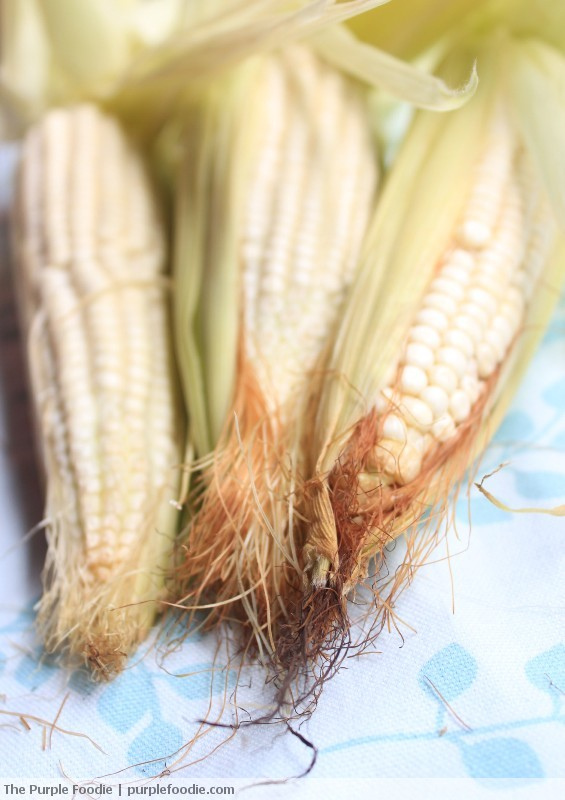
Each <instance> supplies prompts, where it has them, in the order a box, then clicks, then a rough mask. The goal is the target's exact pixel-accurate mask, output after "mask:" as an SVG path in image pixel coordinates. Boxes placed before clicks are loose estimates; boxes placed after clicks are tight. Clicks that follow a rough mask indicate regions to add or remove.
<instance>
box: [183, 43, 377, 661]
mask: <svg viewBox="0 0 565 800" xmlns="http://www.w3.org/2000/svg"><path fill="white" fill-rule="evenodd" d="M185 146H186V153H187V158H186V162H185V165H184V167H183V170H182V174H181V176H180V194H179V202H178V208H177V226H176V239H177V257H176V279H177V291H176V294H175V297H176V337H177V339H176V341H177V346H178V351H179V363H180V364H181V371H182V372H183V384H184V390H185V396H186V400H187V405H188V409H189V413H190V419H191V431H190V438H191V440H192V441H193V442H194V444H195V447H196V452H197V455H199V456H200V457H201V458H203V462H202V464H203V470H202V475H201V478H200V480H199V483H200V486H201V488H202V492H203V493H202V496H201V497H200V498H199V499H198V500H197V503H198V506H197V508H196V511H195V515H194V517H193V519H192V520H191V521H190V523H189V526H188V529H187V532H186V537H185V552H183V559H182V564H181V565H180V567H179V570H178V579H179V581H180V586H181V593H182V595H183V600H182V605H183V606H185V607H186V608H188V609H190V610H195V609H198V608H200V609H206V610H207V624H209V625H211V624H213V623H215V622H217V621H219V620H223V619H226V620H234V619H237V620H238V621H240V622H242V623H243V625H244V628H245V630H246V634H245V636H248V637H249V639H248V641H249V642H251V641H253V643H254V645H255V646H256V647H257V648H258V650H259V652H260V653H261V654H263V655H265V654H267V655H269V654H271V653H273V652H274V649H275V639H276V635H277V631H278V628H279V625H280V621H281V620H284V619H285V618H286V616H287V609H286V607H285V605H284V599H283V598H284V597H285V596H286V595H287V594H288V592H291V593H293V592H296V591H297V590H298V588H299V584H298V583H297V581H298V580H299V576H300V564H299V552H298V547H297V540H296V537H295V534H294V531H295V519H294V511H293V509H294V484H295V481H296V478H297V473H298V472H299V470H300V469H301V459H300V441H301V438H302V433H303V431H302V419H303V413H302V412H303V406H304V403H305V402H306V398H307V397H308V395H309V394H310V392H311V386H312V383H313V382H314V381H315V378H316V370H317V369H319V367H320V366H321V364H322V362H323V356H324V348H325V345H326V341H327V339H328V337H329V336H330V335H331V333H332V331H333V329H334V326H335V323H336V321H337V319H338V316H339V311H340V307H341V301H342V298H343V296H344V293H345V289H346V287H347V286H348V285H349V283H350V282H351V280H352V277H353V273H354V269H355V267H356V263H357V258H358V253H359V249H360V246H361V241H362V238H363V235H364V232H365V227H366V223H367V221H368V219H369V214H370V211H371V209H372V204H373V197H374V191H375V185H376V173H377V168H376V158H375V153H374V150H373V146H372V143H371V141H370V134H369V127H368V123H367V116H366V110H365V105H364V99H363V95H362V94H361V93H360V92H359V90H358V88H357V86H356V85H354V84H353V83H352V82H350V81H349V80H347V79H345V78H344V77H343V76H342V75H340V74H339V73H338V72H337V71H336V70H334V69H333V68H331V67H329V66H327V65H326V64H324V62H322V61H320V60H319V59H318V58H317V57H316V56H315V55H314V54H313V53H312V52H310V51H309V50H308V49H307V48H306V47H303V46H298V45H296V46H292V47H289V48H287V49H285V50H284V51H281V52H279V53H276V54H273V55H272V56H267V57H259V58H257V59H253V60H251V61H249V62H246V63H245V64H244V65H243V66H242V67H241V68H240V69H239V71H238V72H237V73H236V74H234V75H233V76H231V77H230V78H229V79H226V80H222V81H219V82H218V83H217V85H216V86H215V87H214V88H213V89H212V90H211V91H210V90H209V91H208V92H207V93H206V96H205V97H204V98H203V101H202V103H201V104H200V105H199V106H197V107H196V108H195V109H194V110H193V114H192V124H191V126H190V129H189V130H188V132H187V139H186V145H185ZM212 451H213V452H212Z"/></svg>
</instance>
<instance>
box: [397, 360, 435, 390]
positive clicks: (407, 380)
mask: <svg viewBox="0 0 565 800" xmlns="http://www.w3.org/2000/svg"><path fill="white" fill-rule="evenodd" d="M427 384H428V377H427V375H426V373H425V372H424V370H423V369H420V367H413V366H412V365H411V364H408V365H407V366H405V367H404V368H403V369H402V372H401V373H400V388H401V390H402V391H403V392H405V393H406V394H413V395H418V394H420V392H421V391H422V389H423V388H424V387H425V386H427Z"/></svg>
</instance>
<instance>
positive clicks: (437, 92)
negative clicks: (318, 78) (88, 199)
mask: <svg viewBox="0 0 565 800" xmlns="http://www.w3.org/2000/svg"><path fill="white" fill-rule="evenodd" d="M387 2H388V0H346V1H345V2H337V1H336V0H329V1H327V2H320V0H295V2H288V0H263V2H259V1H258V0H254V1H253V2H247V3H244V2H241V1H240V0H213V2H212V0H206V2H204V0H195V2H192V3H190V4H183V3H182V1H181V0H162V2H160V4H159V6H158V7H157V4H156V0H152V1H151V2H148V0H121V2H119V3H114V2H110V0H84V2H81V3H80V4H77V3H74V2H71V0H61V2H59V0H45V2H43V3H42V4H41V5H40V4H39V2H38V0H21V3H20V0H4V4H3V8H5V9H6V11H5V14H7V15H8V16H9V17H10V18H11V21H12V24H10V26H9V28H8V27H7V26H4V28H5V30H7V31H8V34H7V35H6V36H4V37H3V40H2V79H1V81H0V87H1V89H2V95H3V96H4V98H5V101H8V100H10V105H11V107H12V108H13V113H12V116H15V117H16V122H15V123H13V124H12V128H13V130H14V132H19V130H20V129H21V126H22V125H23V126H25V125H27V124H28V123H29V122H30V121H31V120H33V119H35V118H36V117H37V116H38V114H39V113H40V112H41V110H43V109H45V108H46V107H49V106H50V105H53V104H54V103H58V104H63V103H68V102H73V101H78V100H84V99H89V100H92V99H95V100H96V101H97V102H99V103H102V104H104V105H105V106H106V107H107V108H108V110H110V111H111V112H112V113H114V114H118V115H119V116H120V117H121V118H122V120H123V121H125V122H126V123H127V124H128V125H129V127H130V128H131V129H132V131H133V132H136V133H137V129H140V131H141V133H137V137H138V138H143V137H145V138H146V139H150V138H152V137H153V136H155V133H156V131H158V130H159V129H160V128H161V127H162V126H163V124H164V122H165V121H166V119H167V118H168V117H170V116H171V115H172V114H173V113H174V112H175V110H176V109H177V105H178V103H179V98H182V96H183V95H184V94H185V91H186V87H187V84H188V85H193V84H194V83H195V82H198V81H200V80H203V79H209V78H210V77H211V76H215V75H217V74H219V73H221V71H222V70H225V69H226V68H228V67H230V66H232V65H235V64H237V63H238V62H241V61H242V60H243V59H245V58H246V57H250V56H252V55H254V54H258V53H263V52H267V51H269V50H273V49H275V48H277V47H282V46H285V45H287V44H290V43H292V42H295V41H298V40H304V39H306V38H308V37H312V36H316V35H319V34H320V31H322V30H325V29H328V28H332V30H331V31H328V34H327V37H326V35H325V34H324V35H322V36H320V38H319V41H318V43H317V47H318V48H319V50H320V52H322V53H323V54H324V56H325V57H326V58H328V59H329V60H330V61H334V63H336V65H338V66H340V67H342V68H345V69H346V70H347V69H348V64H350V65H351V70H352V71H353V72H354V74H356V75H357V76H358V77H360V78H361V79H362V80H364V81H366V82H368V83H369V84H371V85H374V86H379V85H381V84H382V86H383V87H384V88H385V89H387V91H389V92H392V93H393V94H395V95H396V96H398V97H400V98H402V99H404V100H408V101H409V102H411V103H413V104H415V105H417V106H418V105H421V106H423V107H426V108H434V109H436V110H445V109H448V108H454V107H456V106H458V105H460V104H461V103H464V102H465V101H466V100H467V99H468V98H469V97H470V96H472V94H473V92H474V90H475V88H476V75H474V74H471V77H470V78H469V77H468V76H467V79H466V81H465V82H464V85H463V88H461V89H452V88H450V87H449V86H448V85H447V84H446V83H444V82H443V81H441V80H439V79H438V78H436V77H434V76H433V75H430V74H428V72H427V71H426V70H419V69H417V68H416V67H415V66H412V65H410V64H408V63H404V62H402V61H399V60H396V59H394V58H393V57H391V56H388V55H385V54H382V53H379V52H378V51H374V50H373V49H371V48H368V47H366V46H365V48H361V47H360V48H359V49H356V45H358V43H357V42H355V40H354V39H353V38H352V37H350V36H349V35H348V33H347V31H345V30H341V31H340V30H339V25H340V23H342V22H344V21H345V20H347V19H349V18H351V17H353V16H355V15H358V14H361V13H362V12H364V11H367V10H368V9H376V10H377V11H378V8H377V7H378V6H382V5H384V4H386V3H387ZM28 7H29V8H28ZM24 9H28V10H27V11H25V13H24ZM30 9H31V10H30ZM32 39H33V41H34V42H35V45H34V47H33V48H30V47H29V41H31V40H32ZM30 49H33V51H34V52H35V53H36V54H41V58H39V60H38V59H34V62H36V63H41V70H39V69H38V70H35V71H33V70H30V68H29V65H26V68H25V70H24V72H22V73H21V74H23V75H24V76H25V86H22V80H21V78H19V77H18V75H19V74H20V71H19V70H18V71H15V70H14V69H11V68H8V67H9V66H10V64H11V63H18V64H19V63H20V62H22V61H25V60H26V59H28V56H27V54H28V53H29V51H30ZM28 61H29V59H28ZM181 105H182V103H181ZM18 122H19V127H18V124H17V123H18ZM5 124H7V123H5Z"/></svg>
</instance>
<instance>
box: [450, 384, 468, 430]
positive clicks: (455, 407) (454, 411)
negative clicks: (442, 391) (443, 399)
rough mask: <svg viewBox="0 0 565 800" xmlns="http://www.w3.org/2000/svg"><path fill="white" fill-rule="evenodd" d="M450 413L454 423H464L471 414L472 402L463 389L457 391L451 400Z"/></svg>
mask: <svg viewBox="0 0 565 800" xmlns="http://www.w3.org/2000/svg"><path fill="white" fill-rule="evenodd" d="M449 411H450V414H451V416H452V417H453V421H454V422H464V420H466V419H467V417H468V416H469V414H470V413H471V401H470V400H469V396H468V395H467V394H466V392H464V391H463V390H462V389H457V390H456V391H455V392H453V394H452V395H451V397H450V398H449Z"/></svg>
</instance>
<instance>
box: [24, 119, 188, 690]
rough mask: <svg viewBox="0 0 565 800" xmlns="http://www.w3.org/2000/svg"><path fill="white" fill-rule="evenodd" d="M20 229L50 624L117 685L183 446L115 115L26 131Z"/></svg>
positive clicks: (170, 513) (149, 264)
mask: <svg viewBox="0 0 565 800" xmlns="http://www.w3.org/2000/svg"><path fill="white" fill-rule="evenodd" d="M14 231H15V249H16V255H17V258H18V282H19V287H20V296H21V301H22V302H21V305H22V308H23V312H24V314H23V316H24V320H25V328H26V329H27V330H28V334H29V337H28V339H29V341H28V348H29V358H30V366H31V378H32V386H33V390H34V399H35V402H36V411H37V418H38V424H39V432H40V440H41V447H42V453H43V462H44V466H45V471H46V495H47V499H46V523H47V535H48V555H47V563H46V567H45V573H44V582H45V592H44V596H43V598H42V600H41V604H40V610H39V626H40V628H41V630H42V632H43V634H44V638H45V642H46V646H47V649H48V650H52V651H54V650H61V651H63V652H64V653H65V654H66V656H67V657H68V660H69V661H70V662H71V663H76V662H77V661H79V660H81V659H84V660H85V661H87V662H89V663H90V665H91V666H92V668H93V669H94V670H95V671H97V672H98V673H100V674H101V675H103V676H106V675H109V674H111V673H112V672H114V671H117V670H119V669H120V667H121V665H122V663H123V661H124V658H125V657H126V656H127V654H128V653H129V652H131V650H132V649H133V648H134V647H135V645H136V644H137V643H138V642H139V641H140V640H141V639H142V638H143V636H144V635H145V634H146V633H147V631H148V629H149V626H150V625H151V622H152V619H153V617H154V614H155V602H154V601H156V600H158V599H159V597H160V595H161V592H162V585H163V575H164V570H165V567H166V565H167V560H168V555H169V553H170V549H171V545H172V541H171V539H172V536H173V533H174V530H175V525H176V516H177V512H176V511H174V509H173V508H172V507H171V504H170V502H169V501H170V499H171V498H174V496H175V493H176V484H177V473H178V461H179V451H178V445H177V442H178V440H179V435H180V433H181V430H180V429H179V414H178V405H177V399H176V396H175V380H174V377H173V362H172V355H171V348H170V342H169V331H168V324H169V316H168V299H167V286H166V283H165V278H164V275H163V273H164V267H165V249H164V242H163V233H162V229H161V222H160V220H159V217H158V214H157V212H156V208H155V204H154V198H153V195H152V191H151V188H150V185H149V182H148V178H147V176H146V174H145V172H144V168H143V165H142V164H141V162H140V159H139V156H138V155H137V153H136V152H135V151H134V150H133V149H132V147H131V145H130V143H129V142H128V141H127V139H126V138H125V136H124V135H123V133H122V131H121V129H120V127H119V126H118V125H117V123H116V122H115V121H114V120H113V119H112V118H110V117H108V116H105V115H104V114H102V113H101V112H99V111H98V110H97V109H96V108H95V107H94V106H89V105H82V106H77V107H75V108H71V109H69V110H53V111H50V112H49V113H48V114H47V115H46V116H45V117H44V119H43V120H42V121H41V122H40V123H39V124H38V125H36V126H35V127H34V128H32V129H31V130H30V132H29V133H28V135H27V137H26V140H25V142H24V145H23V152H22V161H21V168H20V173H19V184H18V195H17V201H16V205H15V213H14Z"/></svg>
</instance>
